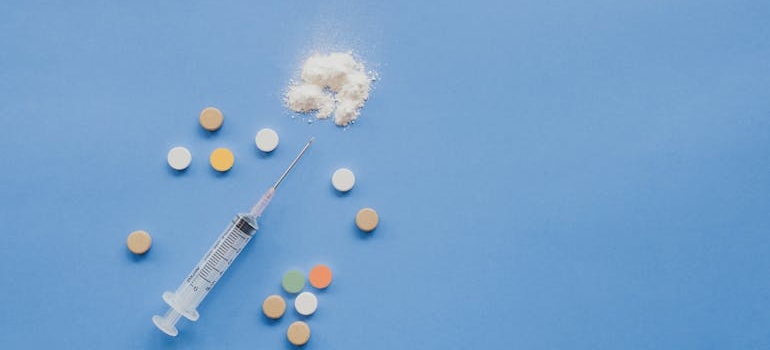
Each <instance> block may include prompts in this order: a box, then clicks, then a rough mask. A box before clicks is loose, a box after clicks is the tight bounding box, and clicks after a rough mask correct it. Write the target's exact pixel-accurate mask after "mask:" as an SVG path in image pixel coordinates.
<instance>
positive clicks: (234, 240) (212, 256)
mask: <svg viewBox="0 0 770 350" xmlns="http://www.w3.org/2000/svg"><path fill="white" fill-rule="evenodd" d="M312 143H313V138H312V137H311V138H310V141H308V143H307V144H306V145H305V147H303V148H302V151H300V152H299V154H298V155H297V157H296V158H294V160H293V161H292V162H291V164H289V167H288V168H286V170H285V171H284V172H283V174H281V177H280V178H278V181H276V182H275V184H274V185H273V186H272V187H270V188H269V189H268V190H267V192H265V194H264V195H262V198H260V199H259V201H258V202H257V204H255V205H254V207H253V208H251V211H249V213H247V214H237V215H236V216H235V218H234V219H233V222H232V223H230V225H229V226H228V227H227V228H226V229H225V231H224V232H222V235H220V236H219V239H217V241H216V242H215V243H214V245H213V246H211V249H209V251H208V252H207V253H206V255H205V256H203V259H201V261H200V262H199V263H198V265H195V268H194V269H193V270H192V272H190V274H189V275H188V276H187V278H185V279H184V281H182V284H181V285H180V286H179V288H177V290H176V292H174V293H171V292H165V293H163V300H165V301H166V303H167V304H168V305H169V306H170V307H169V309H168V311H167V312H166V314H165V315H163V316H158V315H155V316H153V317H152V322H153V323H155V325H156V326H157V327H158V328H159V329H160V330H162V331H163V332H165V333H166V334H168V335H170V336H174V337H175V336H176V335H177V334H179V331H178V330H177V329H176V323H177V321H179V319H180V318H181V316H184V317H186V318H187V319H188V320H190V321H196V320H197V319H198V317H199V315H198V310H197V309H198V305H199V304H200V303H201V301H203V298H205V297H206V295H207V294H208V293H209V291H211V289H212V288H214V285H215V284H216V283H217V281H219V278H220V277H221V276H222V275H223V274H224V273H225V271H227V268H228V267H230V264H232V263H233V261H234V260H235V258H237V257H238V254H240V253H241V251H242V250H243V248H244V247H245V246H246V244H247V243H249V241H250V240H251V237H253V236H254V233H255V232H257V229H258V226H257V218H259V217H260V216H261V215H262V212H263V211H264V210H265V208H267V205H268V204H270V200H271V199H273V195H274V194H275V189H276V188H278V185H280V184H281V181H283V179H284V178H285V177H286V175H287V174H288V173H289V171H291V169H292V168H294V166H295V165H296V164H297V161H299V159H300V158H301V157H302V155H303V154H305V151H307V149H308V147H310V144H312Z"/></svg>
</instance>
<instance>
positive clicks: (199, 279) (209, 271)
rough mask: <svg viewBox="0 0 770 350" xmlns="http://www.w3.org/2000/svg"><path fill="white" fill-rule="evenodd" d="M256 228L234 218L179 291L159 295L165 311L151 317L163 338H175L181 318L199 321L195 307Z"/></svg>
mask: <svg viewBox="0 0 770 350" xmlns="http://www.w3.org/2000/svg"><path fill="white" fill-rule="evenodd" d="M257 228H258V226H257V221H256V216H253V215H251V214H238V215H236V216H235V218H234V219H233V221H232V222H231V223H230V225H228V226H227V228H226V229H225V231H224V232H222V234H221V235H220V236H219V238H218V239H217V240H216V242H214V245H212V246H211V248H210V249H209V251H208V252H207V253H206V255H204V256H203V259H201V261H200V262H199V263H198V264H197V265H195V268H194V269H193V270H192V272H190V274H189V275H187V277H186V278H185V279H184V280H183V281H182V284H180V285H179V288H177V289H176V291H175V292H173V293H172V292H165V293H163V300H165V301H166V303H167V304H168V305H169V310H168V312H166V314H165V315H164V316H157V315H156V316H153V318H152V321H153V322H154V323H155V325H156V326H157V327H158V328H160V330H162V331H163V332H165V333H166V334H168V335H171V336H176V335H177V334H178V333H179V332H178V331H177V329H176V322H177V321H178V320H179V319H180V317H181V316H184V317H185V318H187V319H189V320H190V321H196V320H197V319H198V317H199V314H198V310H197V309H198V305H199V304H200V303H201V301H203V299H204V298H206V295H208V293H209V291H211V289H213V288H214V285H216V283H217V282H218V281H219V278H220V277H222V275H223V274H224V273H225V271H227V269H228V268H229V267H230V265H231V264H232V263H233V261H234V260H235V258H237V257H238V254H240V253H241V251H242V250H243V248H244V247H246V244H248V243H249V241H250V240H251V237H253V236H254V233H256V231H257Z"/></svg>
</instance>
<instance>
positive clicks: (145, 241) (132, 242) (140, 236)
mask: <svg viewBox="0 0 770 350" xmlns="http://www.w3.org/2000/svg"><path fill="white" fill-rule="evenodd" d="M126 245H127V246H128V250H130V251H131V252H132V253H134V254H144V253H147V251H148V250H150V246H151V245H152V237H150V234H149V233H147V232H146V231H142V230H138V231H134V232H131V234H129V235H128V238H127V239H126Z"/></svg>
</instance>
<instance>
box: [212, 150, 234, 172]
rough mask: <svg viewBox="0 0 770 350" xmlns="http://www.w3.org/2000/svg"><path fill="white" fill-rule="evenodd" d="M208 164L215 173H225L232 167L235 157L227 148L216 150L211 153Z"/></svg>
mask: <svg viewBox="0 0 770 350" xmlns="http://www.w3.org/2000/svg"><path fill="white" fill-rule="evenodd" d="M209 162H210V163H211V167H212V168H214V169H216V170H217V171H222V172H225V171H228V170H230V168H232V167H233V164H234V163H235V156H234V155H233V152H231V151H230V150H229V149H227V148H217V149H215V150H214V152H211V157H209Z"/></svg>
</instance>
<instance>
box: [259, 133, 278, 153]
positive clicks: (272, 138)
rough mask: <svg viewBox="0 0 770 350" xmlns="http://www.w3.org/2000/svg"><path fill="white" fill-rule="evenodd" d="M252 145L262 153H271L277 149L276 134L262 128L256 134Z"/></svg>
mask: <svg viewBox="0 0 770 350" xmlns="http://www.w3.org/2000/svg"><path fill="white" fill-rule="evenodd" d="M254 143H256V144H257V148H259V150H260V151H262V152H272V151H273V150H274V149H275V148H276V147H278V133H276V132H275V130H273V129H270V128H264V129H262V130H260V131H259V132H257V136H256V137H254Z"/></svg>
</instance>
